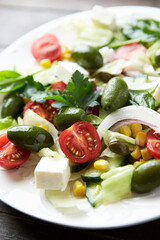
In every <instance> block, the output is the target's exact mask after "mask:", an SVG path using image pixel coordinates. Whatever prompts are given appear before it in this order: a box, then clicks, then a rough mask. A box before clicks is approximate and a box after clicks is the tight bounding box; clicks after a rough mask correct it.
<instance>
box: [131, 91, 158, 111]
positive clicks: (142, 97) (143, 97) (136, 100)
mask: <svg viewBox="0 0 160 240" xmlns="http://www.w3.org/2000/svg"><path fill="white" fill-rule="evenodd" d="M129 104H131V105H139V106H144V107H147V108H151V109H154V108H155V99H154V98H153V97H152V95H151V94H150V93H149V92H147V91H146V90H129Z"/></svg>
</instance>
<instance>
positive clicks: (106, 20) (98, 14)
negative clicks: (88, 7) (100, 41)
mask: <svg viewBox="0 0 160 240" xmlns="http://www.w3.org/2000/svg"><path fill="white" fill-rule="evenodd" d="M91 19H92V20H93V21H94V22H95V23H97V24H99V25H101V26H102V27H107V28H110V29H111V30H115V28H116V21H115V15H114V14H113V13H112V12H111V11H110V10H108V9H107V8H104V7H101V6H98V5H96V6H94V7H93V9H92V12H91Z"/></svg>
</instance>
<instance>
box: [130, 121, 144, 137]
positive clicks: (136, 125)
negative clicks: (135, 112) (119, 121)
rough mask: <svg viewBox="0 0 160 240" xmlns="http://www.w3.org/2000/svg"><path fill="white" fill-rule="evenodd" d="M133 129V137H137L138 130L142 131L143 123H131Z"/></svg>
mask: <svg viewBox="0 0 160 240" xmlns="http://www.w3.org/2000/svg"><path fill="white" fill-rule="evenodd" d="M131 131H132V135H133V137H136V134H137V133H138V132H141V131H142V124H140V123H132V124H131Z"/></svg>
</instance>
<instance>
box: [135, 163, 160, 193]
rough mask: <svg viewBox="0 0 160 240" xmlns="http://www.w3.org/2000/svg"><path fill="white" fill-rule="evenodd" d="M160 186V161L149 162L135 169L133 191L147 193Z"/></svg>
mask: <svg viewBox="0 0 160 240" xmlns="http://www.w3.org/2000/svg"><path fill="white" fill-rule="evenodd" d="M158 186H160V160H159V159H155V160H149V161H146V162H145V163H143V164H141V165H139V166H138V167H136V168H135V170H134V172H133V178H132V190H133V191H135V192H138V193H145V192H149V191H151V190H153V189H154V188H156V187H158Z"/></svg>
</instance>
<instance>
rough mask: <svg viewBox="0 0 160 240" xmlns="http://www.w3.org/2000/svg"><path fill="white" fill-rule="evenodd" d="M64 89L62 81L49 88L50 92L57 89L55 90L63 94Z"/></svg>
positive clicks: (65, 85)
mask: <svg viewBox="0 0 160 240" xmlns="http://www.w3.org/2000/svg"><path fill="white" fill-rule="evenodd" d="M66 87H67V84H65V83H64V82H62V81H59V82H55V83H53V84H52V85H51V87H50V90H52V89H57V90H60V91H61V92H62V93H63V92H64V90H65V89H66Z"/></svg>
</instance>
